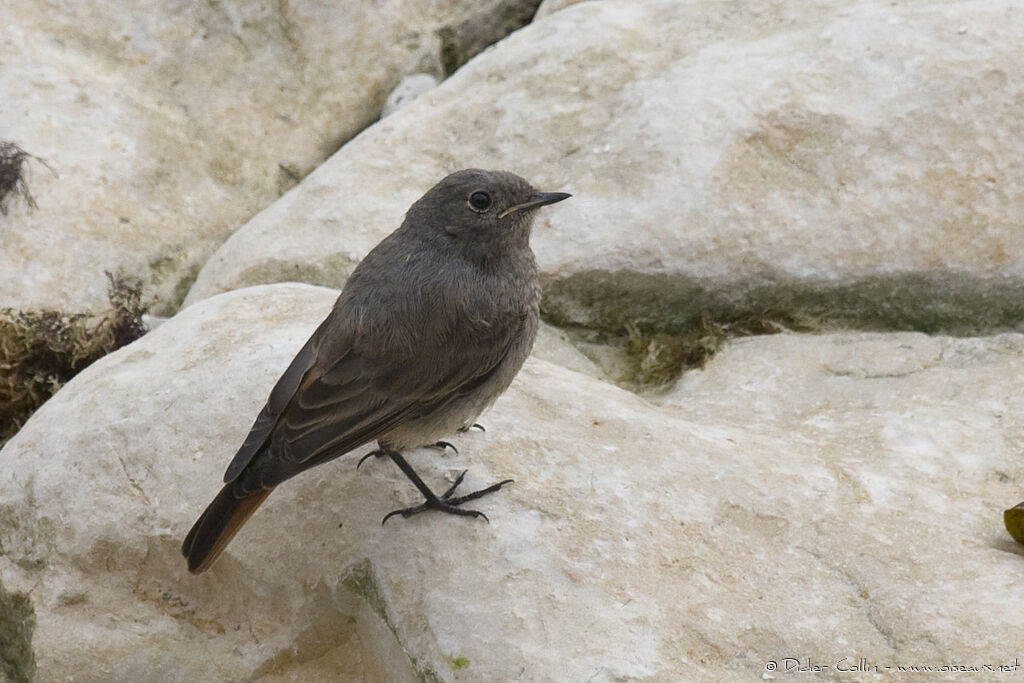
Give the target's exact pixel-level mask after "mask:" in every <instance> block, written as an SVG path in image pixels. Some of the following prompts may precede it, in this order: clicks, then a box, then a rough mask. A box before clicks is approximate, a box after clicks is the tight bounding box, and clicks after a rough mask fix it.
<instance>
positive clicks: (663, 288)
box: [542, 271, 1024, 335]
mask: <svg viewBox="0 0 1024 683" xmlns="http://www.w3.org/2000/svg"><path fill="white" fill-rule="evenodd" d="M543 284H544V300H543V302H542V312H543V314H544V317H545V319H546V320H547V321H549V322H551V323H552V324H555V325H558V326H560V327H566V326H573V325H575V326H582V327H585V328H588V329H594V330H601V331H603V332H606V333H610V334H616V335H617V334H621V333H622V331H623V330H625V329H626V326H627V325H628V324H631V323H632V324H635V325H637V326H638V327H639V328H640V329H641V330H655V331H657V332H663V333H668V334H673V335H680V334H686V333H689V332H691V331H692V330H694V329H695V328H697V327H698V326H699V325H700V323H701V319H702V318H704V317H707V318H709V319H711V320H714V321H724V323H729V324H732V323H733V322H734V321H742V320H749V319H756V318H758V317H760V316H764V315H765V314H764V313H763V312H765V311H768V312H770V313H769V314H768V316H769V317H771V318H775V317H778V318H781V319H782V320H786V321H797V322H799V325H800V327H801V328H804V329H835V328H844V327H845V328H853V329H862V330H877V331H887V330H914V331H919V332H925V333H928V334H950V335H975V334H991V333H993V332H994V331H1005V330H1012V329H1015V328H1016V327H1017V326H1019V325H1021V324H1024V283H1021V282H1020V281H1018V280H1011V279H1008V278H1003V277H979V276H975V275H967V274H950V273H924V272H894V273H887V274H884V275H876V276H872V277H867V278H858V279H851V280H846V281H841V282H837V281H833V280H809V279H807V280H802V281H799V282H794V278H792V277H790V276H788V275H785V274H780V275H778V276H773V275H771V274H766V275H764V276H762V277H750V278H747V279H745V280H729V281H718V280H714V279H711V278H707V279H699V278H692V277H684V276H679V275H665V274H651V273H636V272H626V271H623V272H609V271H588V272H582V273H577V274H574V275H572V276H569V277H566V278H550V277H549V278H545V281H544V283H543ZM724 323H723V324H724Z"/></svg>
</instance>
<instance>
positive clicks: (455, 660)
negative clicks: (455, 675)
mask: <svg viewBox="0 0 1024 683" xmlns="http://www.w3.org/2000/svg"><path fill="white" fill-rule="evenodd" d="M445 659H447V660H448V663H449V664H451V665H452V668H453V669H465V668H467V667H469V660H468V659H466V658H465V657H461V656H460V657H454V656H452V655H448V656H447V657H445Z"/></svg>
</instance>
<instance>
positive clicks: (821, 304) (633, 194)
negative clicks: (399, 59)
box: [188, 0, 1024, 331]
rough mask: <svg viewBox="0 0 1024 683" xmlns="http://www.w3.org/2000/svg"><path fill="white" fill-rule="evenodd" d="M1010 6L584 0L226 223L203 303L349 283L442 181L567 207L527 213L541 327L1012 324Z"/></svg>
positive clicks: (1017, 188) (1020, 163)
mask: <svg viewBox="0 0 1024 683" xmlns="http://www.w3.org/2000/svg"><path fill="white" fill-rule="evenodd" d="M1018 13H1019V8H1018V7H1017V5H1016V3H1014V2H1012V0H996V1H994V2H989V1H984V2H983V1H980V0H978V1H966V0H964V1H957V2H924V1H921V0H919V1H915V2H906V3H891V2H888V0H885V1H866V2H860V3H850V2H848V1H846V0H842V1H840V0H835V1H831V2H829V1H826V2H817V3H813V4H811V5H808V4H807V3H793V2H788V1H786V2H783V1H777V2H770V3H745V4H744V3H741V4H740V5H733V4H729V3H721V2H718V1H717V0H702V1H698V2H676V1H675V0H671V1H669V0H639V1H638V0H622V1H613V0H604V1H598V0H592V1H588V2H581V3H578V4H575V5H573V6H570V7H566V8H564V9H561V10H560V11H557V12H554V13H553V14H551V15H550V16H547V17H546V18H544V19H543V20H541V21H537V22H534V23H533V24H532V25H531V26H528V27H526V28H524V29H523V30H521V31H519V32H517V33H515V34H513V35H512V36H510V37H509V38H507V39H505V40H503V41H502V42H501V43H499V44H498V45H497V46H495V47H494V48H493V49H492V50H489V51H487V52H485V53H483V54H482V55H480V56H478V57H477V58H476V59H474V60H473V61H471V62H470V63H469V64H467V65H466V66H465V67H464V68H463V69H461V70H460V71H459V72H458V73H457V74H455V76H454V77H452V78H451V79H449V80H448V81H446V82H445V83H443V84H442V85H441V86H440V87H439V88H437V89H436V90H433V91H431V92H430V93H428V94H427V95H424V96H423V97H421V98H420V99H419V100H417V101H416V102H415V103H414V104H412V105H410V106H409V107H407V108H406V109H404V110H402V111H400V112H398V113H396V114H395V115H393V116H391V117H388V118H387V119H386V120H383V121H381V122H379V123H378V124H376V125H375V126H373V127H371V128H369V129H368V130H366V131H365V132H364V133H363V134H361V135H360V136H358V137H357V138H356V139H355V140H353V141H352V142H350V143H348V144H347V145H345V146H344V147H343V148H342V149H341V150H340V151H339V152H338V153H337V154H335V155H334V156H333V157H332V158H331V159H330V160H329V161H327V162H326V163H325V164H324V165H323V166H321V167H320V168H319V169H317V171H316V172H315V173H313V174H311V175H310V176H309V177H308V178H306V179H305V181H304V182H303V183H301V184H300V185H299V186H298V187H297V188H295V189H293V190H292V191H291V192H289V193H288V194H287V195H285V196H284V197H283V198H282V199H281V200H279V201H278V202H276V203H275V204H274V205H272V206H270V207H269V208H268V209H266V210H265V211H263V212H262V213H260V214H259V215H258V216H256V217H255V218H254V219H253V220H252V221H250V222H249V223H248V224H247V225H246V226H245V227H244V228H242V229H241V230H240V231H238V232H237V233H235V234H234V235H233V236H232V238H231V239H229V240H228V241H227V242H226V243H225V244H224V246H223V247H222V248H221V249H220V250H219V251H218V252H217V253H216V254H215V255H214V256H213V258H211V260H210V261H209V262H208V263H207V264H206V266H205V267H204V268H203V270H202V272H201V273H200V275H199V278H198V281H197V282H196V284H195V286H194V287H193V289H192V291H191V292H190V294H189V297H188V301H189V302H194V301H197V300H199V299H202V298H204V297H206V296H209V295H211V294H214V293H217V292H221V291H225V290H228V289H232V288H236V287H240V286H246V285H250V284H254V283H259V282H267V281H273V280H290V279H303V280H307V281H310V282H315V283H320V284H330V285H333V286H337V285H339V284H340V283H341V282H342V281H343V280H344V278H345V277H346V275H347V274H348V272H350V271H351V269H352V267H353V266H354V264H355V263H356V262H357V261H358V259H359V258H360V257H361V256H362V255H363V254H364V253H365V252H366V251H367V250H368V249H369V248H370V247H371V246H372V245H373V244H375V243H376V242H377V241H378V240H379V239H380V238H381V237H382V236H383V235H384V234H386V233H387V232H389V231H390V230H392V229H394V228H395V227H396V226H397V225H398V224H399V222H400V221H401V218H402V214H403V212H404V211H405V209H406V207H408V205H409V204H410V203H411V202H412V201H413V200H414V199H415V198H416V197H417V196H419V195H420V194H421V193H422V192H423V191H424V190H426V189H427V188H428V187H430V186H431V185H432V184H433V183H434V182H436V181H437V180H438V179H439V178H440V177H441V176H443V175H444V174H446V173H447V172H450V171H452V170H455V169H457V168H461V167H466V166H482V167H501V168H508V169H511V170H515V171H517V172H519V173H520V174H522V175H524V176H526V177H527V178H529V179H530V180H531V181H533V182H534V184H535V185H537V186H538V187H541V188H544V189H548V190H565V191H569V192H572V193H574V194H575V195H576V196H575V198H574V199H573V200H572V201H570V202H565V203H564V204H560V205H559V206H558V207H556V208H554V209H552V210H550V211H548V212H546V213H544V214H543V215H542V216H541V217H540V218H539V224H538V227H537V230H536V233H535V234H536V238H535V240H534V243H535V246H536V250H537V253H538V257H539V261H540V264H541V266H542V269H543V272H544V275H545V309H546V311H547V313H548V315H549V316H550V317H551V318H552V319H554V320H556V321H562V322H568V323H575V324H583V325H586V326H589V327H601V328H605V329H610V330H615V331H618V330H621V328H622V325H623V324H624V323H625V322H626V321H638V322H640V323H642V324H643V323H648V324H652V325H655V326H658V327H661V328H679V327H685V326H686V325H688V324H690V323H691V322H692V321H693V320H695V319H696V317H697V316H698V315H699V314H700V312H701V311H708V312H710V313H712V314H713V315H714V316H715V317H721V318H729V317H732V316H737V315H741V314H747V313H761V312H763V311H774V312H776V313H781V314H782V315H783V317H786V316H789V317H797V318H805V319H806V318H809V319H811V321H812V322H813V321H816V320H819V319H822V318H824V319H833V320H843V321H848V322H856V323H863V324H868V325H873V326H897V327H902V328H906V327H916V328H920V329H941V328H949V329H958V330H964V329H969V328H985V327H987V326H991V325H1006V324H1014V323H1016V322H1019V321H1021V320H1022V319H1024V304H1022V303H1021V302H1024V258H1022V256H1021V255H1022V254H1024V231H1022V230H1020V215H1021V214H1022V212H1024V189H1022V188H1024V148H1022V146H1021V145H1020V144H1019V141H1020V139H1022V137H1024V123H1022V121H1024V119H1022V118H1021V117H1020V116H1019V115H1018V114H1019V110H1020V103H1021V101H1022V100H1024V79H1020V78H1016V77H1015V75H1016V74H1020V73H1022V72H1024V52H1022V51H1021V50H1019V49H1017V46H1018V45H1020V44H1022V42H1024V22H1022V21H1015V20H1012V18H1013V17H1016V15H1017V14H1018Z"/></svg>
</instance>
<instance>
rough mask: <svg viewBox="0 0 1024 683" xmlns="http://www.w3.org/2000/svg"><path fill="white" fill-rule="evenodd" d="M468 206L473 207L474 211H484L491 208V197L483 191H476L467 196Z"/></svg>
mask: <svg viewBox="0 0 1024 683" xmlns="http://www.w3.org/2000/svg"><path fill="white" fill-rule="evenodd" d="M469 205H470V206H471V207H473V210H474V211H486V210H487V209H489V208H491V195H489V194H487V193H486V192H484V191H483V190H477V191H476V192H474V193H473V194H471V195H469Z"/></svg>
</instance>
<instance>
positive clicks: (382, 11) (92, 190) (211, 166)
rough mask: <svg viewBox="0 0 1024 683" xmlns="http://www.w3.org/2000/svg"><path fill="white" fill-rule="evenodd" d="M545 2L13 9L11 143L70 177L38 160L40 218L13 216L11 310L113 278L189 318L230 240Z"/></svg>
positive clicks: (8, 238) (25, 4)
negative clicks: (212, 262) (194, 286)
mask: <svg viewBox="0 0 1024 683" xmlns="http://www.w3.org/2000/svg"><path fill="white" fill-rule="evenodd" d="M536 5H537V2H536V1H535V0H534V1H532V2H529V1H526V2H524V1H523V0H486V1H485V2H480V1H479V0H472V1H469V0H436V1H435V0H429V1H428V2H421V1H418V0H416V1H413V0H400V1H396V2H387V3H370V4H367V3H345V4H344V5H339V4H338V3H334V2H326V1H323V0H292V1H291V2H287V3H271V2H248V1H244V0H227V1H226V2H215V3H198V4H197V3H168V2H155V1H153V0H132V1H131V2H127V3H80V2H74V1H73V0H58V1H57V2H47V3H39V2H34V1H33V0H9V1H7V2H4V3H3V8H2V9H0V22H2V24H3V26H4V31H3V32H2V36H0V65H2V66H0V91H2V92H3V93H4V101H5V106H4V107H3V109H2V111H0V136H2V139H10V140H12V141H13V142H16V143H18V144H19V145H20V146H21V147H23V148H24V149H25V150H26V151H28V152H30V153H32V154H34V155H36V156H38V157H40V158H43V159H45V160H46V162H47V163H48V164H49V165H50V166H51V167H52V168H53V170H54V171H55V172H56V173H55V174H53V173H50V172H49V171H47V170H46V169H45V167H43V166H42V165H41V164H38V163H34V164H30V165H29V166H30V170H31V172H32V175H31V178H30V184H31V189H32V192H33V194H34V195H35V197H36V200H37V201H38V205H39V206H38V208H37V209H36V210H34V211H31V212H29V211H28V210H27V207H25V206H24V205H22V206H19V207H17V209H16V210H15V211H12V212H11V213H10V214H9V215H7V216H4V217H0V235H2V241H3V243H4V248H3V249H2V250H0V302H2V305H3V306H11V307H14V308H20V309H28V310H41V309H46V308H51V309H57V310H63V311H70V312H79V311H90V310H95V309H97V308H99V307H102V306H103V305H104V304H105V302H106V299H105V297H104V292H105V282H106V279H105V277H104V274H103V271H104V270H109V271H112V272H115V273H118V272H119V271H120V272H124V273H126V274H128V275H132V276H135V277H141V278H143V279H144V280H145V281H146V285H147V291H148V292H150V294H151V296H152V297H153V300H154V302H155V303H156V305H157V308H158V309H160V310H161V312H164V313H167V312H171V311H173V310H175V309H176V307H177V306H178V304H180V302H181V299H182V298H183V297H184V296H185V293H186V292H187V290H188V287H189V285H190V284H191V282H192V280H193V279H194V277H195V274H196V272H197V271H198V270H199V267H200V266H201V265H202V264H203V262H204V261H205V259H206V258H207V257H208V256H209V255H210V253H211V252H212V251H213V250H214V249H215V248H216V247H217V246H218V244H220V242H221V241H223V240H224V238H225V237H227V235H228V234H230V232H231V231H232V230H234V229H235V228H237V227H238V225H239V224H240V223H242V222H244V221H245V220H247V219H248V218H249V217H250V216H252V215H253V214H254V213H256V212H257V211H259V210H260V209H261V208H263V207H264V206H266V205H267V204H268V203H269V202H271V201H272V200H273V199H274V198H276V197H277V195H278V194H280V193H281V192H282V191H284V190H285V189H287V188H289V187H291V186H292V185H293V184H294V183H295V182H296V181H297V180H298V179H299V178H301V177H302V176H304V175H305V174H306V173H308V172H309V171H310V170H311V169H312V168H314V167H315V166H316V165H317V164H319V163H320V162H321V161H322V160H323V159H324V158H325V157H326V156H328V155H329V154H330V153H331V152H333V151H334V150H336V149H337V148H338V147H339V146H340V145H341V144H342V143H343V142H345V141H346V140H348V139H349V138H351V137H352V136H353V135H355V134H356V133H358V132H359V131H360V130H362V129H363V128H365V127H366V126H367V125H369V124H370V123H372V122H373V121H374V120H375V119H376V118H377V117H378V116H379V115H380V112H381V108H382V107H383V105H384V100H385V98H386V96H387V94H388V93H389V92H390V91H391V90H392V89H393V88H394V87H395V86H396V85H397V84H398V83H399V81H400V80H401V79H402V77H403V76H405V75H407V74H412V73H416V72H423V71H426V72H429V73H433V74H435V75H437V76H443V75H444V74H445V69H446V62H448V61H450V60H451V59H453V57H452V56H450V55H451V54H455V55H461V58H462V59H465V58H468V57H469V56H471V55H472V54H473V51H474V50H477V51H478V50H479V49H481V48H483V47H485V46H486V45H487V44H488V43H489V42H493V41H495V40H498V39H499V38H501V37H502V36H503V35H504V33H501V31H502V30H504V31H505V32H506V33H507V31H508V30H511V29H512V28H515V22H518V25H522V24H523V23H525V22H526V21H527V20H528V19H529V16H530V14H531V13H532V11H533V9H534V8H535V7H536ZM495 15H496V16H501V17H504V21H503V22H495V20H494V19H493V18H492V17H493V16H495ZM454 65H457V64H449V65H448V67H447V68H451V67H452V66H454ZM72 245H73V246H72ZM26 281H30V282H31V283H32V285H31V286H30V287H26V286H25V282H26Z"/></svg>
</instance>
